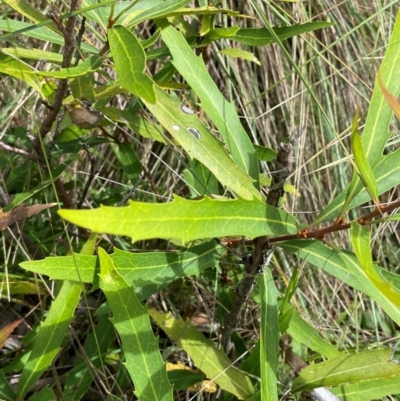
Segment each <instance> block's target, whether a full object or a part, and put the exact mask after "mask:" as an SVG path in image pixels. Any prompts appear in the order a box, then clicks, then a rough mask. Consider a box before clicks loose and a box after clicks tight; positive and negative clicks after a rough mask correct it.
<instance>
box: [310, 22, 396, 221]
mask: <svg viewBox="0 0 400 401" xmlns="http://www.w3.org/2000/svg"><path fill="white" fill-rule="evenodd" d="M399 64H400V14H398V15H397V18H396V22H395V26H394V30H393V34H392V37H391V39H390V43H389V46H388V49H387V51H386V54H385V58H384V60H383V62H382V65H381V68H380V69H379V71H380V75H381V77H382V81H383V85H384V86H385V88H386V89H387V90H388V91H389V92H390V93H391V94H392V95H394V96H397V94H398V93H399V92H400V69H399V68H398V66H399ZM391 118H392V109H391V108H390V106H389V104H388V103H387V102H386V100H385V98H384V96H383V94H382V91H381V89H380V87H379V82H378V79H376V80H375V86H374V93H373V95H372V98H371V103H370V105H369V108H368V115H367V121H366V123H365V127H364V131H363V135H362V138H361V142H362V147H363V149H364V152H365V156H366V158H367V160H368V163H369V165H370V166H371V168H372V170H373V171H374V173H375V167H376V166H377V164H378V163H379V162H382V159H383V156H382V153H383V149H384V148H385V146H386V142H387V140H388V139H389V137H390V135H391V132H390V131H389V123H390V121H391ZM386 157H388V156H386ZM397 164H398V163H397ZM375 178H376V180H377V181H379V179H380V178H381V176H379V175H378V174H376V173H375ZM354 179H357V181H358V182H357V183H356V185H354V184H353V190H352V192H353V193H352V194H349V195H348V196H350V198H354V197H355V196H356V195H357V194H358V193H359V192H360V190H362V188H363V185H362V183H361V182H360V180H359V179H358V178H354ZM378 193H381V192H379V183H378ZM342 196H343V195H342V194H340V195H339V196H338V197H337V198H335V200H334V201H333V202H330V204H329V205H328V206H327V207H326V208H325V209H324V210H323V211H322V212H321V213H320V214H319V216H318V217H317V218H316V219H315V220H314V222H313V224H314V225H317V224H320V223H323V222H324V221H326V220H328V219H330V218H332V217H331V216H332V215H334V217H336V216H335V212H336V213H339V211H340V209H341V206H342V205H343V201H342V200H341V198H340V200H339V199H338V198H339V197H342Z"/></svg>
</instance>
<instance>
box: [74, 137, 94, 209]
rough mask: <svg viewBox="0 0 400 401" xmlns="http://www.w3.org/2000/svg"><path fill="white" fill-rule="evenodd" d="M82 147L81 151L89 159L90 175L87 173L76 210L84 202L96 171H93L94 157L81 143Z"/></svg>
mask: <svg viewBox="0 0 400 401" xmlns="http://www.w3.org/2000/svg"><path fill="white" fill-rule="evenodd" d="M82 147H83V149H84V150H85V152H86V153H87V155H88V158H89V164H90V173H89V178H88V179H87V181H86V185H85V188H84V190H83V192H82V196H81V199H80V201H79V203H78V206H77V207H76V208H77V209H80V208H81V207H82V205H83V202H84V201H85V199H86V196H87V194H88V192H89V188H90V186H91V185H92V181H93V180H94V177H95V176H96V171H95V170H94V168H95V164H96V158H95V157H94V156H92V155H91V153H90V151H89V148H88V146H87V145H86V143H83V142H82Z"/></svg>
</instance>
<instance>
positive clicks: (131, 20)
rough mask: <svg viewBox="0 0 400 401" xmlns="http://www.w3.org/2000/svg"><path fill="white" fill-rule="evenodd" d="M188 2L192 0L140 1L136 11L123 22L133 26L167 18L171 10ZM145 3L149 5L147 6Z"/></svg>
mask: <svg viewBox="0 0 400 401" xmlns="http://www.w3.org/2000/svg"><path fill="white" fill-rule="evenodd" d="M146 3H147V4H146ZM188 3H190V0H165V1H163V2H162V3H160V1H159V0H152V1H147V2H140V3H139V4H138V6H137V9H134V11H133V12H132V13H131V14H129V15H128V16H127V17H126V18H125V19H124V20H123V24H124V26H127V27H133V26H135V25H137V24H139V23H140V22H143V21H147V20H151V19H155V18H165V17H167V16H168V15H169V14H170V13H171V12H173V11H175V10H178V9H179V8H181V7H184V6H186V4H188ZM144 5H147V7H145V6H144Z"/></svg>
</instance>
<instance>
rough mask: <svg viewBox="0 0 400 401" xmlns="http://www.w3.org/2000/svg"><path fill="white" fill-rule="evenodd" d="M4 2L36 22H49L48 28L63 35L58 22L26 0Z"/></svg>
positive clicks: (7, 0)
mask: <svg viewBox="0 0 400 401" xmlns="http://www.w3.org/2000/svg"><path fill="white" fill-rule="evenodd" d="M4 3H6V4H8V5H9V6H10V7H12V8H13V9H14V10H15V11H17V12H18V13H19V14H22V15H24V16H25V17H27V18H29V19H30V20H32V21H34V22H48V25H47V28H48V29H51V30H52V31H54V32H56V33H58V34H60V35H61V32H60V31H59V30H58V28H57V26H56V24H55V23H54V22H53V21H51V20H49V18H47V17H46V16H45V15H43V14H42V13H41V12H40V11H38V9H37V8H36V7H33V6H31V5H30V4H29V3H27V2H26V1H24V0H4Z"/></svg>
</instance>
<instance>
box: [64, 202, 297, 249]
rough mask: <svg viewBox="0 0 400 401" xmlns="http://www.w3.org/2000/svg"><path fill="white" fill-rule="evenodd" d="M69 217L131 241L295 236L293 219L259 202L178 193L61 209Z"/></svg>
mask: <svg viewBox="0 0 400 401" xmlns="http://www.w3.org/2000/svg"><path fill="white" fill-rule="evenodd" d="M59 214H60V216H61V217H62V218H64V219H65V220H67V221H69V222H71V223H74V224H77V225H79V226H82V227H86V228H89V229H90V230H92V231H94V232H103V233H108V234H115V235H126V236H128V237H131V238H132V241H133V242H135V241H141V240H146V239H151V238H163V239H167V240H168V239H171V238H174V239H178V240H181V241H184V242H187V241H192V240H195V239H198V238H214V237H222V236H236V235H243V236H246V237H250V238H255V237H259V236H262V235H281V234H294V233H296V232H297V227H296V222H295V220H294V218H293V217H292V216H291V215H290V214H288V213H286V212H284V211H283V210H280V209H277V208H275V207H272V206H270V205H267V204H265V203H264V202H262V201H259V200H256V199H254V200H252V201H248V200H244V199H229V200H220V199H211V198H209V197H205V198H203V199H201V200H196V201H193V200H186V199H183V198H181V197H179V196H174V200H173V201H172V202H168V203H163V204H159V203H144V202H131V203H130V204H129V206H126V207H108V206H101V207H100V208H99V209H92V210H66V209H63V210H60V211H59Z"/></svg>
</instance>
